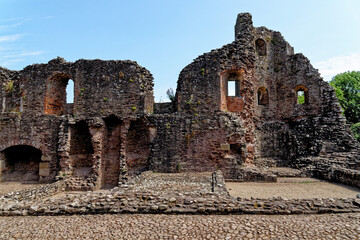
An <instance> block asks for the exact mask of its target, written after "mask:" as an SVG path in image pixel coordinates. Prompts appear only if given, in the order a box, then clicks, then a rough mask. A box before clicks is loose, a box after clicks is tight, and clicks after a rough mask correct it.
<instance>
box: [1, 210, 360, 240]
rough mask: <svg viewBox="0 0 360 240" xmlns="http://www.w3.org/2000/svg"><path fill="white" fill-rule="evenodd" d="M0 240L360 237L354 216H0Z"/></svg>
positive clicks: (359, 222) (358, 221) (358, 218)
mask: <svg viewBox="0 0 360 240" xmlns="http://www.w3.org/2000/svg"><path fill="white" fill-rule="evenodd" d="M0 239H137V240H140V239H264V240H265V239H360V214H336V215H327V214H324V215H296V216H293V215H287V216H266V215H257V216H254V215H225V216H224V215H208V216H203V215H94V216H93V215H84V216H56V217H44V216H41V217H0Z"/></svg>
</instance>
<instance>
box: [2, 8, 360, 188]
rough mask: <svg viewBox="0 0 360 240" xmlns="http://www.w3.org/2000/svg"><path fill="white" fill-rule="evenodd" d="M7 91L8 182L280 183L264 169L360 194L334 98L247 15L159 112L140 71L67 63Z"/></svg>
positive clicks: (10, 77) (14, 82)
mask: <svg viewBox="0 0 360 240" xmlns="http://www.w3.org/2000/svg"><path fill="white" fill-rule="evenodd" d="M70 79H71V80H72V81H73V82H74V103H73V104H67V103H66V91H65V89H66V86H67V84H68V81H69V80H70ZM0 82H1V86H2V91H1V92H0V94H1V95H0V99H1V100H2V101H1V103H2V105H1V114H0V178H1V180H2V181H13V180H16V181H30V180H31V181H33V180H35V181H40V182H52V181H55V180H57V179H65V181H66V185H67V189H68V190H95V189H100V188H112V187H115V186H117V185H118V184H119V183H121V182H122V181H125V180H126V178H128V177H129V176H133V175H136V174H139V173H141V172H143V171H145V170H153V171H157V172H178V171H181V172H182V171H192V172H194V171H195V172H196V171H214V170H217V169H220V170H221V171H222V172H223V174H224V176H225V178H227V179H233V180H238V181H252V180H258V181H273V179H272V177H271V176H269V175H268V174H266V173H264V172H262V170H261V169H266V168H267V167H269V166H286V167H293V168H297V169H301V170H303V172H304V174H308V175H312V176H317V177H321V178H325V179H329V180H333V181H340V182H344V183H347V184H350V185H354V186H358V187H359V186H360V177H359V176H360V174H359V172H358V171H359V170H360V160H359V159H360V158H359V157H360V151H359V150H360V148H359V144H358V143H357V142H356V140H355V139H354V137H353V136H352V133H351V132H350V130H349V127H348V125H347V124H346V121H345V118H344V117H343V116H342V115H341V110H340V106H339V104H338V101H337V98H336V96H335V93H334V90H333V89H332V88H331V87H330V86H329V84H328V83H327V82H325V81H323V79H322V78H321V77H320V74H319V73H318V71H317V70H316V69H314V68H313V67H312V65H311V64H310V62H309V60H308V59H307V58H306V57H305V56H303V55H302V54H294V49H293V48H292V47H291V46H290V44H289V43H288V42H286V41H285V40H284V38H283V37H282V35H281V34H280V33H279V32H275V31H272V30H269V29H267V28H265V27H258V28H256V27H253V24H252V18H251V15H250V14H247V13H244V14H239V15H238V18H237V21H236V25H235V41H233V42H232V43H230V44H228V45H225V46H223V47H221V48H219V49H215V50H212V51H211V52H209V53H205V54H203V55H201V56H199V57H198V58H196V59H195V60H194V61H193V62H192V63H191V64H189V65H188V66H186V67H185V68H184V69H183V70H182V71H181V73H180V76H179V79H178V85H177V89H176V95H175V99H174V101H173V102H172V103H154V97H153V77H152V75H151V73H150V72H149V71H148V70H147V69H145V68H143V67H141V66H139V65H138V64H137V63H136V62H133V61H102V60H83V59H80V60H78V61H76V62H74V63H72V62H66V61H65V60H64V59H62V58H56V59H53V60H51V61H49V62H48V63H47V64H34V65H31V66H27V67H25V68H24V69H23V70H21V71H11V70H8V69H5V68H0ZM299 99H301V100H299Z"/></svg>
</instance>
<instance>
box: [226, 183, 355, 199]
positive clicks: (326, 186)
mask: <svg viewBox="0 0 360 240" xmlns="http://www.w3.org/2000/svg"><path fill="white" fill-rule="evenodd" d="M226 188H227V190H228V191H229V193H230V195H231V196H234V197H241V198H272V197H283V198H287V199H309V198H356V195H357V194H358V193H360V189H358V188H354V187H350V186H347V185H344V184H339V183H333V182H328V181H321V180H319V179H316V178H278V182H276V183H260V182H227V183H226Z"/></svg>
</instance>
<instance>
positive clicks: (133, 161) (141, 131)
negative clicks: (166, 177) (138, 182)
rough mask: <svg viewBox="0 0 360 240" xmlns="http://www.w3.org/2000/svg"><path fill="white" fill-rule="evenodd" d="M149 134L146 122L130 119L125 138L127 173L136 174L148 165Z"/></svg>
mask: <svg viewBox="0 0 360 240" xmlns="http://www.w3.org/2000/svg"><path fill="white" fill-rule="evenodd" d="M149 154H150V136H149V130H148V127H147V124H146V123H145V122H144V121H142V120H136V121H132V122H131V124H130V128H129V130H128V133H127V138H126V165H127V168H128V173H129V174H138V173H140V172H142V171H144V170H146V168H147V167H148V156H149Z"/></svg>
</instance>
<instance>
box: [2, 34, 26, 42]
mask: <svg viewBox="0 0 360 240" xmlns="http://www.w3.org/2000/svg"><path fill="white" fill-rule="evenodd" d="M22 36H23V34H14V35H5V36H0V43H3V42H14V41H16V40H18V39H20V38H21V37H22Z"/></svg>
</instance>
